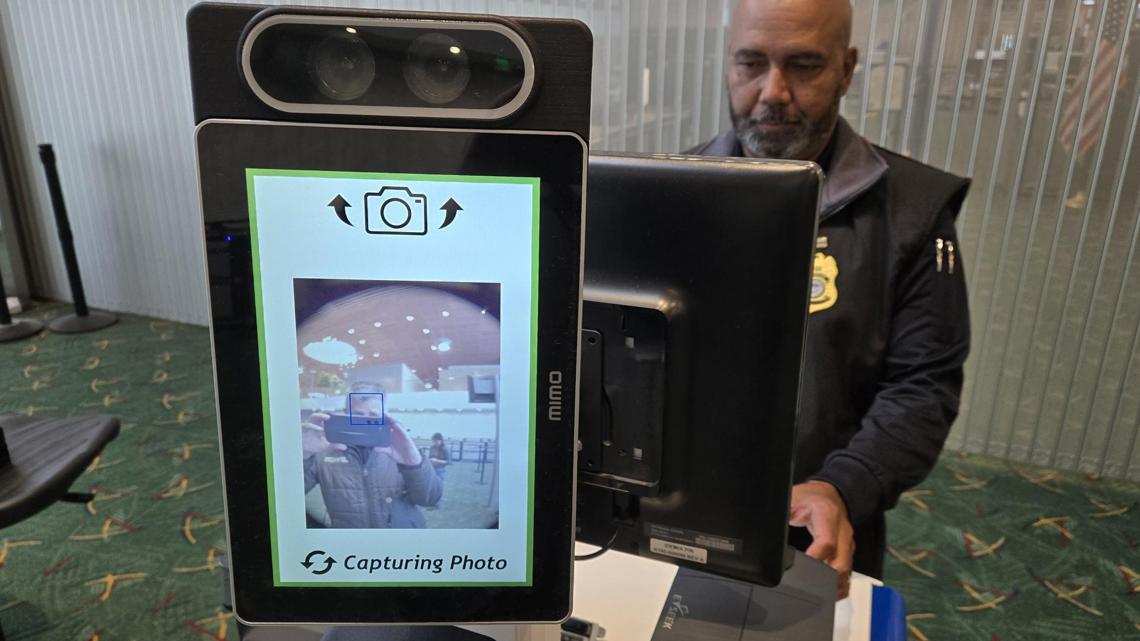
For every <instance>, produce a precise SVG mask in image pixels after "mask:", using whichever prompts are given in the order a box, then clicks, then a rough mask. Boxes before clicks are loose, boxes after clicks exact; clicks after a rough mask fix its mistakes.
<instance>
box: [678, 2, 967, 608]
mask: <svg viewBox="0 0 1140 641" xmlns="http://www.w3.org/2000/svg"><path fill="white" fill-rule="evenodd" d="M850 38H851V6H850V4H849V3H848V0H740V2H739V3H738V4H737V7H736V11H735V13H734V15H733V21H732V27H731V36H730V39H729V40H730V42H729V50H728V56H729V65H728V92H729V98H730V105H731V107H730V108H731V111H732V122H733V128H732V129H730V130H728V131H725V132H723V133H722V134H721V135H719V136H717V137H716V138H714V139H713V140H711V141H709V142H707V143H705V144H704V145H701V146H700V147H697V148H696V149H694V150H691V151H690V153H698V154H704V155H716V156H746V157H754V158H782V159H789V160H813V161H815V162H816V163H818V164H819V165H820V166H821V167H822V168H823V169H824V171H825V173H826V175H827V179H826V181H825V183H824V190H823V197H822V202H821V204H820V214H819V235H818V237H817V239H816V254H815V264H814V270H813V272H814V273H813V279H812V292H811V304H810V308H809V310H810V312H811V313H810V315H809V318H808V327H807V336H806V351H805V364H806V368H805V372H804V377H803V383H802V387H801V390H802V391H801V394H802V397H801V401H800V406H801V411H800V419H799V426H798V433H797V443H796V461H795V473H794V482H795V485H794V486H793V488H792V500H791V508H790V516H789V521H790V525H791V526H793V527H792V528H791V531H790V532H789V540H790V542H791V543H792V544H793V545H795V546H796V547H798V548H800V549H805V548H806V552H807V554H808V555H809V556H811V557H813V558H817V559H820V560H823V561H826V562H827V563H828V564H829V565H830V566H831V567H833V568H834V569H835V570H836V571H837V572H838V573H839V595H840V597H842V596H844V595H846V593H847V585H848V580H849V577H850V573H851V570H852V568H854V569H855V570H856V571H859V572H862V573H864V574H869V575H871V576H876V577H881V576H882V568H883V553H884V550H885V547H886V522H885V519H884V512H885V511H886V510H887V509H889V508H891V507H892V506H894V505H895V503H896V502H897V500H898V498H899V495H900V494H901V493H902V492H904V491H905V490H907V489H908V488H910V487H913V486H914V485H916V484H918V483H919V482H921V481H922V480H923V479H924V478H925V477H926V475H927V474H928V473H929V472H930V469H931V467H932V466H933V465H934V463H935V461H936V460H937V458H938V455H939V452H940V451H941V449H942V444H943V442H944V440H945V438H946V435H947V433H948V431H949V429H950V424H951V423H952V422H953V420H954V418H955V417H956V416H957V413H958V401H959V395H960V393H961V389H962V364H963V362H964V361H965V360H966V355H967V353H968V351H969V341H970V330H969V314H968V311H967V307H966V285H965V279H964V278H963V272H964V269H963V265H962V257H961V252H960V248H959V246H958V239H957V235H956V234H955V230H954V219H955V218H956V217H957V214H958V210H959V208H960V206H961V204H962V201H963V200H964V199H965V197H966V191H967V189H968V187H969V181H967V180H964V179H961V178H958V177H956V176H952V175H950V174H947V173H944V172H942V171H939V170H936V169H934V168H932V167H928V166H926V165H923V164H921V163H918V162H915V161H913V160H909V159H907V158H904V157H902V156H900V155H897V154H894V153H892V152H889V151H887V150H885V149H882V148H879V147H876V146H874V145H872V144H871V143H869V142H867V141H866V140H864V139H863V138H862V137H860V136H859V135H858V134H857V133H855V131H854V130H852V129H851V127H850V125H848V124H847V123H846V121H844V120H843V119H842V118H840V117H839V100H840V98H841V97H842V96H843V95H845V94H846V93H847V88H848V86H849V85H850V84H851V76H852V73H853V71H854V69H855V63H856V60H857V58H858V52H857V51H856V50H855V49H854V48H852V47H851V46H850ZM805 529H806V531H805Z"/></svg>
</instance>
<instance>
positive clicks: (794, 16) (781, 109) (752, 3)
mask: <svg viewBox="0 0 1140 641" xmlns="http://www.w3.org/2000/svg"><path fill="white" fill-rule="evenodd" d="M851 15H852V11H851V4H850V2H849V1H848V0H739V2H737V5H736V9H735V11H734V12H733V20H732V27H731V31H730V34H729V47H728V55H729V63H730V64H729V66H728V89H729V97H730V102H731V108H732V118H733V124H734V125H735V126H736V129H737V137H738V138H739V139H740V142H741V145H742V146H743V148H744V151H745V153H746V154H748V155H751V156H760V157H775V158H790V159H797V160H813V159H815V158H816V157H817V156H818V155H819V153H820V152H821V151H822V150H823V148H824V147H825V146H826V145H827V141H828V140H829V139H830V136H831V134H832V132H833V131H834V129H835V124H836V122H837V120H838V117H839V99H840V98H841V97H842V96H843V95H844V94H846V93H847V87H848V86H849V85H850V83H851V75H852V73H853V72H854V69H855V62H856V60H857V57H858V54H857V52H856V50H855V49H853V48H851V47H850V41H851V20H852V18H851Z"/></svg>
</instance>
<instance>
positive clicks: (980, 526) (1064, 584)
mask: <svg viewBox="0 0 1140 641" xmlns="http://www.w3.org/2000/svg"><path fill="white" fill-rule="evenodd" d="M64 311H65V309H64V308H62V307H60V306H54V305H47V306H41V307H39V308H37V309H35V310H33V311H32V313H31V314H30V315H31V316H34V317H38V318H50V317H52V316H54V315H56V314H60V313H63V312H64ZM211 385H212V380H211V375H210V350H209V337H208V335H207V331H206V330H205V329H204V328H201V327H193V326H187V325H180V324H176V323H169V322H164V321H152V320H150V319H147V318H141V317H137V316H127V317H124V318H123V319H122V321H120V323H119V324H117V325H115V326H113V327H111V328H108V329H106V330H103V331H100V332H97V333H95V334H87V335H79V336H62V335H56V334H50V335H45V336H41V337H39V338H36V339H33V340H28V341H23V342H19V343H15V344H5V345H0V414H12V413H21V414H26V413H31V414H37V415H68V414H80V413H99V412H108V413H112V414H115V415H117V416H119V417H120V418H121V420H122V421H123V432H122V434H121V435H120V436H119V438H118V439H117V440H115V441H114V442H113V443H112V444H111V445H110V446H109V447H108V448H107V450H106V451H105V452H104V453H103V455H102V456H101V457H100V459H99V460H98V461H97V462H96V464H94V465H93V466H92V468H91V469H90V470H88V471H87V473H86V474H84V475H83V476H82V477H80V480H79V481H78V482H77V483H76V485H75V488H74V489H76V490H91V491H93V492H94V493H95V495H96V500H95V501H94V502H93V503H91V504H89V505H87V506H83V505H78V504H71V503H63V504H57V505H55V506H53V507H51V508H50V509H48V510H46V511H44V512H41V513H40V514H38V515H36V516H35V517H33V518H31V519H29V520H27V521H25V522H23V523H20V524H18V525H16V526H13V527H11V528H8V529H5V530H2V531H0V623H2V625H3V628H4V632H5V634H6V635H7V639H8V640H9V641H17V640H31V639H35V640H37V641H41V640H42V641H48V640H50V641H131V640H133V641H144V640H154V639H171V640H180V639H186V640H196V641H202V640H206V639H214V640H216V641H217V640H225V639H230V640H231V641H232V640H233V639H236V638H237V632H236V627H235V624H234V622H233V620H232V619H230V618H227V616H226V615H224V614H223V613H221V612H220V608H219V607H218V605H219V600H220V592H221V575H220V572H219V570H218V568H217V565H216V560H215V559H216V557H217V555H218V553H220V552H221V551H222V550H223V549H224V547H225V530H224V527H223V526H222V524H221V516H222V498H221V487H220V478H219V469H218V455H217V447H216V445H215V437H216V432H215V424H214V413H213V390H212V387H211ZM1138 500H1140V487H1137V486H1135V485H1133V484H1128V483H1123V482H1119V481H1113V480H1107V479H1102V480H1095V479H1088V478H1085V477H1082V476H1078V475H1070V474H1063V473H1057V472H1052V471H1049V470H1044V469H1041V468H1021V467H1018V466H1015V465H1012V464H1007V463H1004V462H1001V461H997V460H994V459H989V458H983V457H973V456H971V457H963V456H961V455H957V454H953V453H948V454H946V455H945V456H944V457H943V460H942V461H941V463H940V464H939V466H938V467H937V468H936V469H935V471H934V473H933V474H932V476H931V478H930V479H929V480H928V481H927V482H926V483H925V484H923V485H922V486H921V487H920V488H918V489H916V490H914V491H913V492H910V493H909V494H908V495H907V496H905V497H904V498H903V500H902V501H901V502H900V504H899V507H898V508H896V509H895V510H894V511H893V512H892V513H891V515H890V517H889V527H890V541H891V556H889V557H888V558H887V575H886V580H887V584H888V585H891V586H893V587H895V588H896V589H898V590H899V591H900V592H901V593H902V594H903V596H904V597H905V598H906V600H907V605H908V612H909V617H908V623H909V625H910V631H911V638H913V639H919V640H929V641H948V640H955V641H957V640H975V639H976V640H978V641H1013V640H1025V641H1029V640H1034V641H1039V640H1054V639H1080V640H1098V641H1099V640H1106V641H1107V640H1113V639H1136V638H1140V625H1138V624H1140V597H1138V596H1136V593H1137V592H1140V548H1138V546H1140V523H1138V521H1137V519H1138V515H1137V510H1136V506H1137V502H1138ZM615 641H620V640H615Z"/></svg>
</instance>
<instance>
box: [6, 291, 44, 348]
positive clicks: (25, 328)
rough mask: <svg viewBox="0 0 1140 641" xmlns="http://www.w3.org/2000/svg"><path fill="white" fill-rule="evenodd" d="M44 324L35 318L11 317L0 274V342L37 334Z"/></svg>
mask: <svg viewBox="0 0 1140 641" xmlns="http://www.w3.org/2000/svg"><path fill="white" fill-rule="evenodd" d="M43 328H44V324H43V323H41V322H39V321H37V320H26V319H25V320H21V319H18V318H17V319H15V320H13V319H12V313H11V312H10V311H8V293H7V292H5V291H4V277H3V276H2V275H0V343H7V342H9V341H15V340H20V339H21V338H27V337H29V336H33V335H35V334H38V333H39V332H40V330H41V329H43Z"/></svg>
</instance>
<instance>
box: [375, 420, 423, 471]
mask: <svg viewBox="0 0 1140 641" xmlns="http://www.w3.org/2000/svg"><path fill="white" fill-rule="evenodd" d="M384 424H385V425H388V426H390V428H391V430H392V443H391V445H389V446H388V447H374V448H372V449H373V450H375V451H377V452H379V453H381V454H387V455H388V456H391V457H392V460H394V461H396V462H397V463H399V464H400V465H407V466H409V467H415V466H417V465H419V464H420V463H421V462H423V460H424V457H423V455H422V454H420V450H419V448H417V447H416V444H415V443H413V442H412V439H410V438H408V435H407V434H405V433H404V430H402V429H400V424H399V423H397V422H396V421H394V420H392V417H391V416H388V415H385V416H384Z"/></svg>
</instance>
